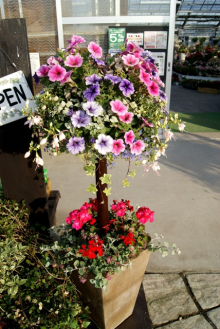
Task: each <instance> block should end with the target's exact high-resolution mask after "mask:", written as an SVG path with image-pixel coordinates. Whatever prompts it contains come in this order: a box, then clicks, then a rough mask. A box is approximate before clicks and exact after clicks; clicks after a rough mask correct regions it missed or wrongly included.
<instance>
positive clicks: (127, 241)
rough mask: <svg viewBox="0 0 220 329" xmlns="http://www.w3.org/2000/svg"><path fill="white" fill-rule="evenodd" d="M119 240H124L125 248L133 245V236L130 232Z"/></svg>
mask: <svg viewBox="0 0 220 329" xmlns="http://www.w3.org/2000/svg"><path fill="white" fill-rule="evenodd" d="M120 239H121V240H124V244H125V245H126V246H127V245H129V244H133V242H135V239H134V234H133V233H132V232H129V233H128V234H127V235H126V236H124V235H121V236H120Z"/></svg>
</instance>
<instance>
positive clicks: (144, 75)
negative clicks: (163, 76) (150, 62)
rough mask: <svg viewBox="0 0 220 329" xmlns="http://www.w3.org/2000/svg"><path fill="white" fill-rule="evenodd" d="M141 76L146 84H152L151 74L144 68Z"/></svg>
mask: <svg viewBox="0 0 220 329" xmlns="http://www.w3.org/2000/svg"><path fill="white" fill-rule="evenodd" d="M139 78H140V80H141V81H142V82H143V83H144V84H145V85H146V86H150V85H151V84H152V81H151V79H150V74H148V73H146V72H145V71H144V70H140V75H139Z"/></svg>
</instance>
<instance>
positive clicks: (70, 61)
mask: <svg viewBox="0 0 220 329" xmlns="http://www.w3.org/2000/svg"><path fill="white" fill-rule="evenodd" d="M82 63H83V59H82V57H81V55H79V54H76V55H75V56H74V55H68V56H67V58H66V60H65V62H64V64H65V65H66V66H69V67H80V66H81V65H82Z"/></svg>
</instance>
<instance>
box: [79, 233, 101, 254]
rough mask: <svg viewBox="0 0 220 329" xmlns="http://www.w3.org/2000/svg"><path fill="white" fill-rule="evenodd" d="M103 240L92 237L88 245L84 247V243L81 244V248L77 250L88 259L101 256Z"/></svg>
mask: <svg viewBox="0 0 220 329" xmlns="http://www.w3.org/2000/svg"><path fill="white" fill-rule="evenodd" d="M102 245H103V240H100V239H99V238H98V239H97V241H95V240H94V239H92V240H89V242H88V246H87V249H86V245H82V246H81V249H79V252H80V253H81V254H82V256H83V257H88V258H89V259H94V258H96V257H97V256H100V257H101V256H102V255H103V249H102Z"/></svg>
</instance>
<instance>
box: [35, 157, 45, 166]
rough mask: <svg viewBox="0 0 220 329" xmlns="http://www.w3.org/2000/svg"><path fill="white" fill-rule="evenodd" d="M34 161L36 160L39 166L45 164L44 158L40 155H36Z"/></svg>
mask: <svg viewBox="0 0 220 329" xmlns="http://www.w3.org/2000/svg"><path fill="white" fill-rule="evenodd" d="M34 161H35V162H36V164H37V167H38V166H43V164H44V161H43V159H41V157H39V155H37V156H36V158H35V159H34Z"/></svg>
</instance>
